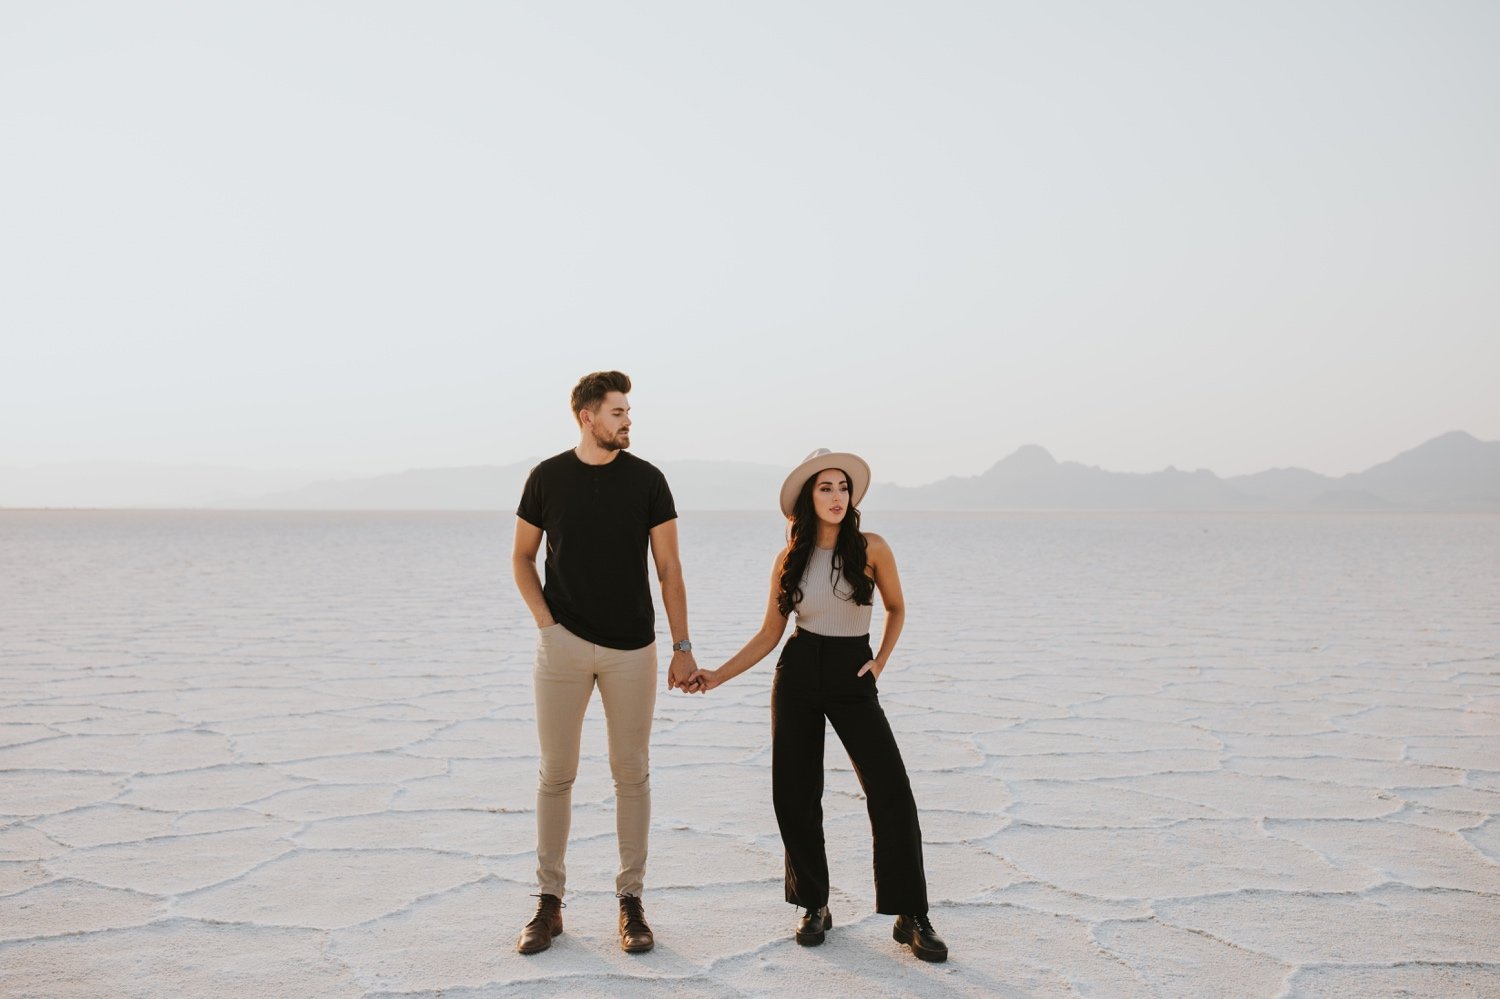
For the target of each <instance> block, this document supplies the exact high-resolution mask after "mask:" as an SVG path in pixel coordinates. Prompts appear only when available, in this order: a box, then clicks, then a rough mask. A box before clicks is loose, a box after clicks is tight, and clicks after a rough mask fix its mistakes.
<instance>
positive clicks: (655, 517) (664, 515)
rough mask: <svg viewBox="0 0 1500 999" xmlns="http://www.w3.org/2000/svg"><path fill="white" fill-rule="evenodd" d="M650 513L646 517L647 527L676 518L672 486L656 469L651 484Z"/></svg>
mask: <svg viewBox="0 0 1500 999" xmlns="http://www.w3.org/2000/svg"><path fill="white" fill-rule="evenodd" d="M650 511H651V515H650V517H649V518H648V519H649V521H650V523H649V525H648V526H649V527H655V526H657V525H658V524H665V523H666V522H667V521H669V520H676V519H677V507H676V505H675V504H674V503H673V502H672V488H671V487H670V486H668V485H667V477H666V476H665V475H663V474H661V471H660V469H658V470H656V475H655V477H654V481H653V482H652V485H651V507H650Z"/></svg>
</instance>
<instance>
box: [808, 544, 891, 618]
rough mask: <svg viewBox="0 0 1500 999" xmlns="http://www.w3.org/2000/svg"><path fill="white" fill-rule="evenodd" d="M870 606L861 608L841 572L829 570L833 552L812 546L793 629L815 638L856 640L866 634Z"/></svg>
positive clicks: (872, 605) (871, 608) (866, 605)
mask: <svg viewBox="0 0 1500 999" xmlns="http://www.w3.org/2000/svg"><path fill="white" fill-rule="evenodd" d="M874 610H875V606H874V603H873V602H871V603H868V604H865V605H864V606H863V607H861V606H860V605H859V604H857V603H855V602H854V590H853V588H852V587H850V585H849V581H848V580H846V579H845V578H844V574H843V573H842V572H840V573H837V574H835V573H834V571H833V549H832V548H819V547H818V546H817V545H813V550H812V554H811V555H810V556H808V559H807V571H806V572H804V573H803V574H802V599H801V600H800V601H798V602H797V609H796V614H797V627H799V628H806V629H807V630H808V631H811V632H813V633H814V634H818V635H827V636H829V637H830V638H835V637H851V636H852V637H856V638H857V637H858V636H860V635H868V634H869V633H870V614H871V613H872V612H873V611H874Z"/></svg>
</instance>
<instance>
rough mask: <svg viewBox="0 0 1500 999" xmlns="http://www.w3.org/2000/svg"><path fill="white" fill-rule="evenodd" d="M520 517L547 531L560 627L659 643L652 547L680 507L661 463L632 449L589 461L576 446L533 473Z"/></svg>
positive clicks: (593, 637) (625, 641)
mask: <svg viewBox="0 0 1500 999" xmlns="http://www.w3.org/2000/svg"><path fill="white" fill-rule="evenodd" d="M516 516H518V517H520V518H521V519H522V520H524V521H526V522H527V523H528V524H531V525H532V526H534V527H540V528H541V529H542V531H543V532H544V533H545V534H546V545H547V562H546V581H545V583H544V584H543V586H542V595H543V596H544V597H546V598H547V607H548V608H549V609H550V610H551V611H552V616H553V617H555V618H557V621H558V623H559V624H561V625H562V626H563V627H564V628H567V629H568V630H569V631H570V632H572V633H573V634H575V635H577V636H578V637H579V638H584V639H587V640H588V641H590V642H593V643H594V644H596V645H603V646H606V647H608V648H611V649H639V648H643V647H644V646H647V645H650V644H651V643H652V642H653V641H655V640H656V614H655V612H654V611H653V609H652V606H651V585H650V577H649V574H648V572H647V568H646V549H647V545H648V543H649V541H650V535H651V529H652V528H653V527H655V526H656V525H657V524H665V523H666V522H667V521H669V520H674V519H676V517H677V510H676V508H675V507H674V506H673V505H672V491H671V490H670V489H669V488H667V479H666V476H664V475H662V474H661V471H660V470H659V469H657V467H656V466H655V465H653V464H651V463H650V462H648V461H642V460H641V459H640V458H637V457H636V456H635V455H633V454H630V453H629V452H627V451H618V452H616V453H615V457H614V460H613V461H611V462H609V463H607V464H604V465H588V464H585V463H584V462H583V461H582V460H581V459H580V458H579V457H578V455H576V454H574V453H573V451H572V449H569V450H567V451H564V452H563V453H562V454H559V455H555V456H553V457H551V458H548V459H547V460H546V461H543V462H542V463H541V464H539V465H537V466H536V467H535V468H533V469H532V470H531V474H530V475H529V476H527V478H526V486H525V488H524V489H523V490H522V491H521V505H520V506H519V507H518V508H517V509H516Z"/></svg>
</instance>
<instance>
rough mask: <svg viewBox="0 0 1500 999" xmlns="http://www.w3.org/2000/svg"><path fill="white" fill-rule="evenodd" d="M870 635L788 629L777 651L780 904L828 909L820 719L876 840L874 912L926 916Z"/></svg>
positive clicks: (905, 787) (775, 786)
mask: <svg viewBox="0 0 1500 999" xmlns="http://www.w3.org/2000/svg"><path fill="white" fill-rule="evenodd" d="M873 658H874V656H873V654H872V653H871V651H870V637H869V636H868V635H861V636H859V637H858V638H829V637H826V636H823V635H815V634H813V633H812V632H810V631H804V630H802V629H800V628H799V629H797V631H796V632H795V633H794V634H793V635H792V637H791V639H789V640H788V641H787V643H786V645H785V646H784V647H783V648H782V650H781V658H780V659H779V660H778V661H777V663H776V680H775V683H774V684H773V686H772V688H771V796H772V799H773V801H774V803H775V806H776V823H777V825H779V826H780V827H781V842H782V845H783V846H784V847H785V848H786V900H787V901H788V902H791V903H792V904H793V905H796V906H799V907H802V908H811V909H816V908H819V907H821V906H823V905H826V904H827V903H828V854H827V851H826V850H825V849H824V843H823V733H824V724H823V721H824V719H825V718H826V719H827V720H828V721H830V722H832V723H833V730H834V731H835V732H837V733H838V737H839V741H841V742H842V743H843V744H844V749H846V750H847V751H848V753H849V761H850V762H851V763H852V764H853V765H854V772H855V774H856V775H857V776H858V777H859V784H860V787H862V788H864V792H865V802H866V805H867V806H868V808H869V812H870V830H871V832H872V833H873V834H874V838H875V910H876V911H877V912H882V913H885V914H887V915H893V916H896V915H903V914H904V915H922V914H925V913H926V912H927V874H926V871H925V870H924V869H923V866H922V828H921V826H920V825H919V824H918V822H917V804H916V801H915V799H913V798H912V793H911V781H910V780H908V779H907V776H906V764H905V763H903V762H902V760H901V750H900V749H899V748H898V747H897V746H896V737H895V736H894V735H893V734H892V733H891V726H890V723H889V722H888V721H887V720H886V717H885V712H884V711H883V710H881V707H880V699H879V696H878V694H877V691H876V689H875V674H874V673H873V672H870V673H866V674H865V675H864V676H858V675H857V674H858V672H859V669H860V667H861V666H863V665H864V664H865V663H867V662H869V661H870V660H871V659H873Z"/></svg>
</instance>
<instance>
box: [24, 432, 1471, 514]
mask: <svg viewBox="0 0 1500 999" xmlns="http://www.w3.org/2000/svg"><path fill="white" fill-rule="evenodd" d="M535 463H536V460H535V459H532V460H528V461H524V462H518V463H516V464H513V465H474V466H470V467H466V468H430V469H414V470H411V471H406V472H400V473H398V474H395V475H377V476H368V477H363V478H349V479H342V480H326V481H314V482H310V483H309V482H307V477H306V473H296V472H249V471H246V470H243V469H216V468H209V467H207V466H153V465H132V464H116V463H110V464H107V465H103V464H101V465H68V466H59V465H51V466H47V465H44V466H39V467H38V468H33V469H14V468H11V469H0V506H9V507H19V506H28V507H36V506H98V507H124V506H134V507H154V508H161V507H215V508H235V509H263V510H499V511H502V512H509V511H511V510H514V508H515V503H516V500H517V498H518V497H519V496H520V492H521V484H522V483H523V482H524V481H525V479H526V474H527V473H528V472H529V471H530V470H531V467H532V466H533V465H534V464H535ZM657 464H658V465H659V466H660V467H661V469H662V471H663V472H665V473H666V475H667V478H668V481H670V482H671V484H672V492H673V495H674V496H675V498H676V501H677V507H678V509H679V510H747V509H763V508H769V507H771V506H772V504H773V503H774V501H775V500H774V498H775V496H776V494H777V491H778V490H779V489H780V486H781V480H782V477H783V476H784V475H785V474H786V470H785V469H783V468H781V467H779V466H773V465H760V464H752V463H749V462H734V461H664V462H658V463H657ZM59 470H61V471H59ZM298 476H302V478H301V482H303V483H306V484H302V485H296V486H292V485H291V483H292V482H295V481H297V478H298ZM121 483H126V487H123V488H122V486H121ZM256 486H259V490H257V489H256V488H255V487H256ZM864 505H865V506H866V507H867V508H871V509H888V510H1183V511H1187V510H1365V511H1372V510H1390V511H1400V510H1415V511H1430V512H1460V511H1474V512H1500V442H1486V441H1480V440H1477V439H1476V438H1475V437H1473V436H1472V435H1470V434H1467V433H1464V432H1462V431H1454V432H1452V433H1448V434H1444V435H1443V436H1441V437H1437V438H1434V439H1433V440H1430V441H1428V442H1427V443H1425V444H1422V445H1420V446H1418V447H1415V448H1412V449H1411V450H1410V451H1404V452H1402V453H1401V454H1398V455H1396V457H1394V458H1392V459H1391V460H1390V461H1387V462H1383V463H1382V464H1379V465H1376V466H1374V467H1373V468H1369V469H1366V470H1365V471H1363V472H1357V473H1353V474H1350V475H1343V476H1338V477H1333V476H1327V475H1319V474H1318V473H1316V472H1310V471H1307V470H1306V469H1301V468H1278V469H1272V470H1270V471H1265V472H1257V473H1256V474H1254V475H1238V476H1233V477H1230V478H1227V479H1224V478H1220V477H1219V476H1217V475H1215V474H1214V473H1213V472H1210V471H1207V470H1204V469H1199V470H1197V471H1193V472H1185V471H1180V470H1178V469H1175V468H1167V469H1164V470H1163V471H1160V472H1147V473H1134V472H1111V471H1107V470H1105V469H1102V468H1098V467H1097V466H1090V465H1081V464H1078V463H1077V462H1071V461H1064V462H1059V461H1058V460H1057V459H1055V458H1054V457H1053V456H1052V455H1051V454H1050V453H1048V452H1047V451H1046V450H1045V449H1044V448H1041V447H1037V446H1036V445H1027V446H1026V447H1023V448H1020V449H1019V450H1017V451H1016V452H1015V453H1013V454H1011V455H1010V456H1009V457H1007V458H1004V459H1002V460H1001V461H998V462H996V463H995V464H994V465H993V466H992V467H991V468H990V469H989V470H988V471H986V472H984V473H983V474H981V475H976V476H968V477H961V476H951V477H949V478H946V479H943V480H941V481H939V482H933V483H930V484H928V485H925V486H916V487H906V486H897V485H894V484H890V483H878V482H877V483H876V484H874V485H873V486H872V487H871V489H870V495H869V498H868V499H867V500H866V501H865V504H864Z"/></svg>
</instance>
